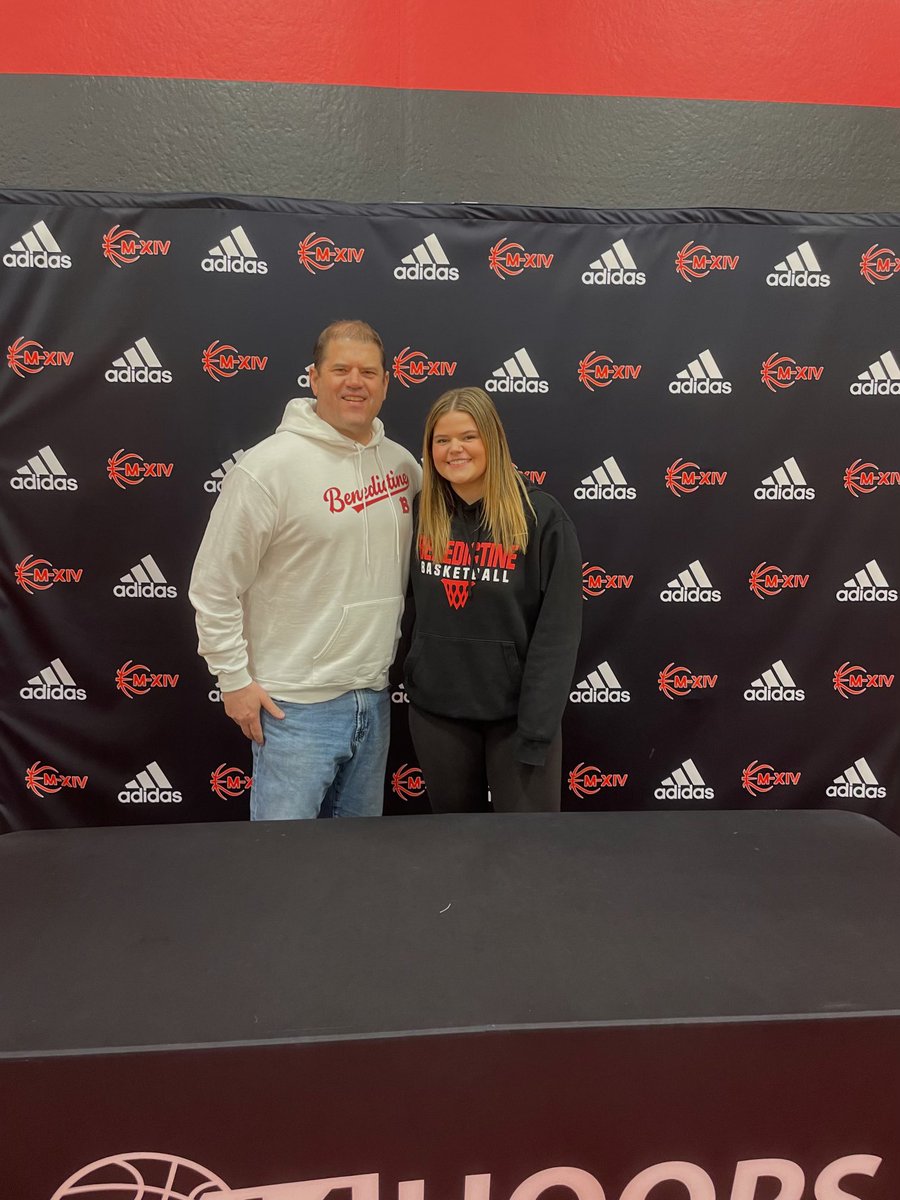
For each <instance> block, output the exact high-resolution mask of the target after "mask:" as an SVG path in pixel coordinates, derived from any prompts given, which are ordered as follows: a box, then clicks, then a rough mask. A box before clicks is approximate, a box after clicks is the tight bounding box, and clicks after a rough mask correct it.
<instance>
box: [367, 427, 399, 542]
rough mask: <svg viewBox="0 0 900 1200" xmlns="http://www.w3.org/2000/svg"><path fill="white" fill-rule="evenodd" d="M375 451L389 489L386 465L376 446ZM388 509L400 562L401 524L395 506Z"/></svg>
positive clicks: (382, 476) (379, 467) (379, 468)
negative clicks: (392, 519) (392, 520)
mask: <svg viewBox="0 0 900 1200" xmlns="http://www.w3.org/2000/svg"><path fill="white" fill-rule="evenodd" d="M373 449H374V450H375V462H376V463H377V464H378V470H379V471H380V472H381V478H382V479H383V480H384V483H385V487H387V481H388V477H387V471H385V469H384V463H383V462H382V461H381V455H380V454H379V453H378V447H377V446H375V447H373ZM389 499H390V497H389ZM388 508H390V510H391V516H392V517H393V518H394V552H395V553H396V555H397V561H398V562H399V561H400V522H399V520H398V519H397V509H396V507H395V506H394V505H393V504H388Z"/></svg>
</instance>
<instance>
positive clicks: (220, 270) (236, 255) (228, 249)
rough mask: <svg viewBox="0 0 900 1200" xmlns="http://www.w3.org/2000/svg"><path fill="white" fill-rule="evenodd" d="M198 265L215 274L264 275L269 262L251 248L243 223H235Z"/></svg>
mask: <svg viewBox="0 0 900 1200" xmlns="http://www.w3.org/2000/svg"><path fill="white" fill-rule="evenodd" d="M200 266H201V267H202V268H203V270H204V271H213V272H214V273H215V274H217V275H221V274H225V273H227V274H234V275H265V274H266V272H267V271H268V269H269V264H268V263H267V262H264V261H263V260H262V259H261V258H259V256H258V255H257V253H256V251H255V250H254V249H253V246H252V244H251V242H250V239H249V238H248V237H247V235H246V233H244V227H243V225H235V227H234V229H232V231H231V233H228V234H226V235H225V237H223V238H222V240H221V242H219V243H218V245H216V246H213V247H212V248H211V249H210V252H209V254H208V255H207V256H206V258H204V260H203V261H202V262H201V264H200Z"/></svg>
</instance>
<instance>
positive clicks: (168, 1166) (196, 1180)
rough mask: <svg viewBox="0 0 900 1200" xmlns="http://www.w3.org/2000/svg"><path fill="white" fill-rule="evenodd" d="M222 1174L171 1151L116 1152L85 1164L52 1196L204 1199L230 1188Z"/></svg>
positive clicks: (60, 1199) (56, 1199) (55, 1199)
mask: <svg viewBox="0 0 900 1200" xmlns="http://www.w3.org/2000/svg"><path fill="white" fill-rule="evenodd" d="M228 1191H229V1188H228V1185H227V1184H226V1183H224V1182H223V1181H222V1180H221V1179H220V1178H219V1177H218V1175H213V1174H212V1172H211V1171H207V1170H206V1168H205V1167H201V1166H200V1165H199V1164H198V1163H195V1162H191V1161H190V1160H189V1159H187V1158H177V1157H175V1156H174V1155H171V1154H152V1153H142V1154H141V1153H136V1154H115V1155H112V1156H111V1157H110V1158H101V1159H99V1160H98V1161H97V1162H94V1163H91V1164H90V1165H89V1166H86V1167H82V1169H81V1170H80V1171H76V1172H75V1174H74V1175H72V1176H70V1177H69V1178H68V1179H67V1180H66V1181H65V1183H64V1184H62V1186H61V1187H59V1188H58V1189H57V1190H56V1191H55V1192H54V1193H53V1196H52V1198H51V1200H76V1197H77V1200H203V1197H204V1196H212V1195H217V1194H218V1193H220V1192H226V1193H227V1192H228Z"/></svg>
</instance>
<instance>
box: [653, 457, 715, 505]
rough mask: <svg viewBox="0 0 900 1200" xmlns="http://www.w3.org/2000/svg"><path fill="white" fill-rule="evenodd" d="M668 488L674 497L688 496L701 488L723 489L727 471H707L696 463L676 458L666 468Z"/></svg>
mask: <svg viewBox="0 0 900 1200" xmlns="http://www.w3.org/2000/svg"><path fill="white" fill-rule="evenodd" d="M665 478H666V487H667V488H668V489H669V491H670V492H671V493H672V495H673V496H687V495H689V494H690V493H691V492H696V491H697V489H698V488H701V487H721V486H722V484H723V483H724V482H725V480H726V479H727V478H728V472H727V471H706V470H704V469H703V468H702V467H698V466H697V464H696V463H695V462H685V461H684V459H681V458H676V459H675V461H674V462H673V463H672V464H671V465H670V466H668V467H666V477H665Z"/></svg>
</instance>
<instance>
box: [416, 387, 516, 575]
mask: <svg viewBox="0 0 900 1200" xmlns="http://www.w3.org/2000/svg"><path fill="white" fill-rule="evenodd" d="M451 412H461V413H466V414H467V415H468V416H470V417H471V418H472V420H473V421H474V422H475V426H476V428H477V429H478V433H479V435H480V437H481V440H482V443H483V444H484V449H485V456H486V466H485V472H484V495H483V497H482V501H481V504H482V509H483V512H484V517H483V521H482V528H484V529H485V531H486V532H487V533H489V534H490V537H491V541H493V542H499V543H500V544H501V545H502V546H503V549H504V551H505V552H506V553H509V552H510V551H511V550H512V548H513V547H514V546H518V547H519V548H520V549H521V550H526V549H527V548H528V517H527V514H528V513H529V512H530V513H531V515H532V516H534V505H533V504H532V503H531V500H530V498H529V496H528V492H527V490H526V487H525V481H524V479H523V478H522V476H521V475H520V474H519V472H518V471H517V470H516V468H515V467H514V466H513V462H512V458H511V457H510V453H509V444H508V443H507V440H506V433H505V432H504V429H503V425H502V423H501V421H500V416H499V414H498V413H497V409H496V408H495V407H494V402H493V400H491V398H490V396H489V395H488V394H487V392H484V391H482V389H481V388H477V387H467V388H453V389H452V390H451V391H449V392H444V394H443V396H440V397H439V398H438V399H437V400H436V401H435V402H434V404H433V405H432V407H431V411H430V412H429V414H428V416H427V417H426V419H425V436H424V438H423V440H422V476H423V477H422V495H421V497H420V500H419V528H418V536H419V538H420V539H421V540H422V541H423V542H425V544H426V545H427V546H428V547H429V548H430V549H431V552H432V553H433V554H434V556H435V558H438V559H440V558H443V557H444V554H445V552H446V549H447V542H448V541H449V540H450V515H451V513H452V511H453V508H454V505H455V503H456V493H455V492H454V491H453V488H452V487H451V486H450V484H449V483H448V482H447V480H446V479H444V478H443V477H442V476H441V475H439V474H438V472H437V469H436V468H435V465H434V458H433V457H432V452H431V443H432V441H433V439H434V430H435V426H436V425H437V423H438V421H439V420H440V419H441V417H443V416H446V415H447V413H451Z"/></svg>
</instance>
